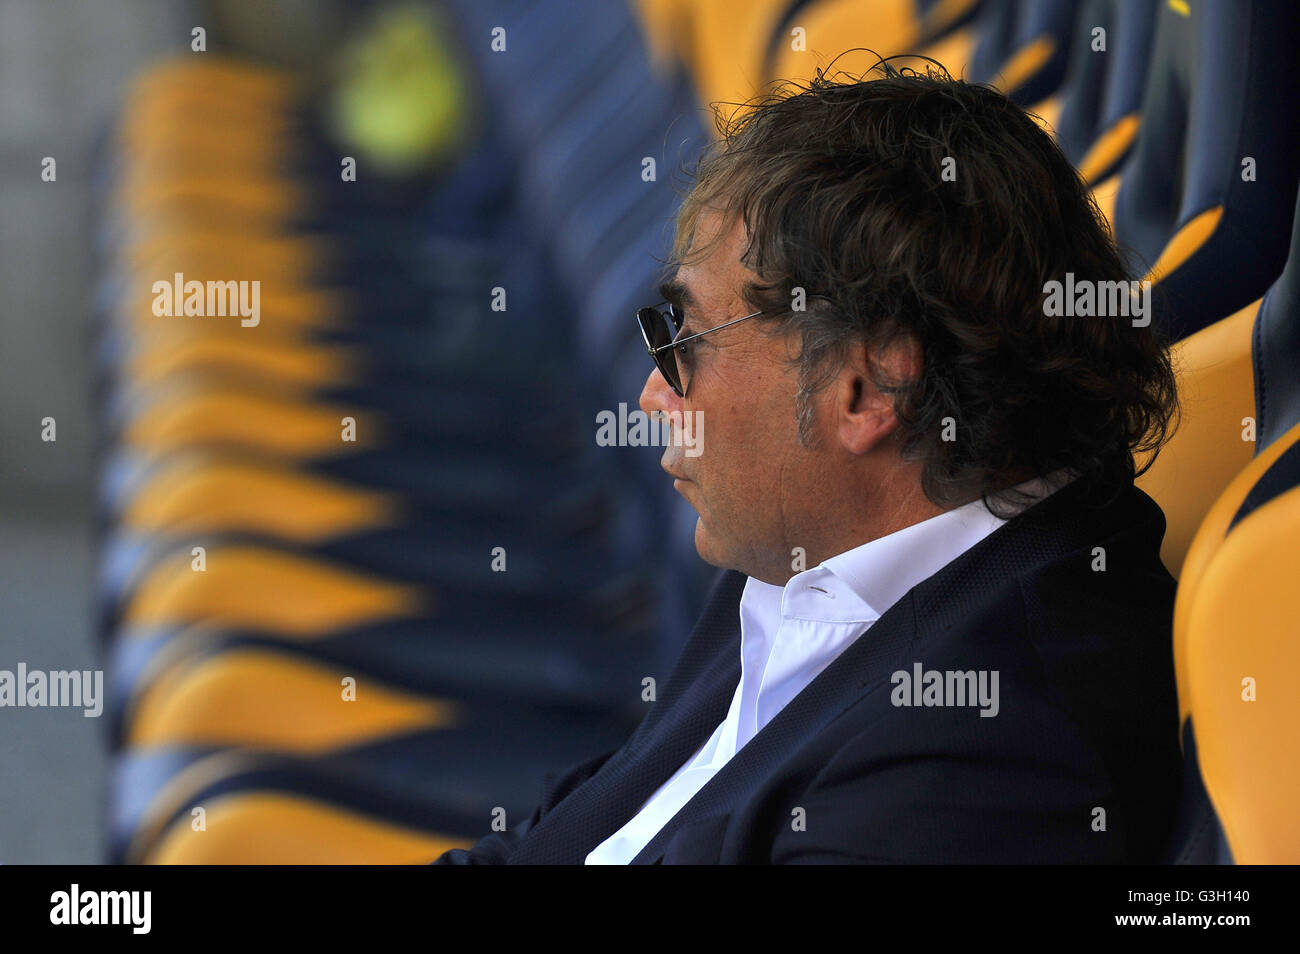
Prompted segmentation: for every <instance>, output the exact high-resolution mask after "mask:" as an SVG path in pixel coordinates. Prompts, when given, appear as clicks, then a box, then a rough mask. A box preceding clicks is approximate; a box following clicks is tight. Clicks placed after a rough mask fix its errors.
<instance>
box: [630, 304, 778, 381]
mask: <svg viewBox="0 0 1300 954" xmlns="http://www.w3.org/2000/svg"><path fill="white" fill-rule="evenodd" d="M761 314H764V312H761V311H756V312H754V313H753V314H752V315H745V316H744V317H743V318H733V319H732V320H731V321H727V322H724V323H723V324H720V325H718V326H717V327H716V328H710V329H709V330H708V331H701V332H699V333H698V334H693V335H687V336H686V337H685V338H678V337H677V335H678V334H680V333H681V330H682V314H681V312H679V311H678V310H677V308H676V307H675V306H674V305H672V304H670V303H669V302H666V301H665V302H660V303H659V304H658V305H652V306H650V307H649V308H638V309H637V313H636V321H637V324H638V325H640V326H641V337H642V338H644V339H645V346H646V350H647V351H649V352H650V357H651V359H652V360H653V361H654V363H655V367H657V368H658V369H659V373H660V374H662V375H663V376H664V380H665V381H667V382H668V386H669V387H670V388H672V389H673V393H674V394H676V395H677V396H678V397H686V389H687V388H688V387H690V383H691V382H690V380H689V377H690V366H691V352H690V343H691V342H692V341H694V340H695V339H696V338H702V337H704V336H705V335H710V334H713V332H715V331H721V330H722V329H723V328H730V327H731V326H732V325H735V324H739V323H740V322H742V321H745V320H747V319H749V318H757V317H758V316H759V315H761Z"/></svg>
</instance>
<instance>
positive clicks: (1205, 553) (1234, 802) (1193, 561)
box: [1174, 425, 1300, 864]
mask: <svg viewBox="0 0 1300 954" xmlns="http://www.w3.org/2000/svg"><path fill="white" fill-rule="evenodd" d="M1254 495H1260V499H1261V500H1262V501H1263V502H1262V504H1260V505H1258V506H1256V505H1251V506H1249V507H1248V508H1247V510H1248V512H1247V513H1246V514H1245V515H1244V516H1240V514H1241V512H1242V510H1243V504H1245V503H1247V501H1248V500H1250V499H1251V498H1252V496H1254ZM1297 541H1300V425H1296V426H1295V427H1293V428H1291V430H1289V431H1287V432H1286V433H1285V434H1284V435H1283V436H1282V437H1280V438H1279V439H1278V440H1276V441H1274V442H1273V444H1271V445H1269V446H1268V447H1266V448H1264V450H1262V451H1261V452H1260V454H1259V456H1258V457H1256V458H1255V459H1254V460H1253V461H1251V463H1250V465H1249V466H1248V467H1247V468H1246V469H1245V470H1243V471H1242V472H1241V473H1240V474H1239V475H1238V476H1237V477H1236V479H1234V480H1233V481H1232V483H1231V484H1230V485H1229V486H1228V488H1227V490H1225V491H1224V493H1223V494H1222V496H1221V497H1220V498H1219V499H1218V500H1217V501H1216V502H1215V504H1214V506H1213V507H1212V508H1211V509H1210V512H1209V514H1208V515H1207V517H1206V519H1205V522H1204V524H1203V525H1202V527H1201V529H1200V531H1199V532H1198V533H1197V535H1196V538H1195V540H1194V541H1193V543H1192V546H1191V548H1190V550H1189V551H1188V555H1187V560H1186V563H1185V566H1184V571H1183V578H1182V580H1181V581H1180V583H1179V589H1178V598H1177V601H1176V603H1175V607H1174V663H1175V669H1176V672H1177V678H1178V699H1179V719H1180V723H1184V724H1185V723H1186V722H1187V720H1189V719H1190V720H1191V723H1190V727H1191V728H1192V729H1193V730H1194V732H1195V741H1196V753H1197V761H1198V764H1199V768H1200V774H1201V778H1202V779H1203V781H1204V784H1205V790H1206V793H1207V794H1208V796H1209V799H1210V802H1211V803H1212V805H1213V806H1214V810H1215V814H1216V815H1217V818H1218V822H1219V824H1220V825H1221V826H1222V829H1223V833H1224V836H1225V838H1226V840H1227V842H1228V846H1229V848H1230V849H1231V852H1232V858H1233V860H1234V861H1235V862H1236V863H1237V864H1292V863H1294V862H1295V861H1296V860H1297V859H1298V858H1300V818H1298V817H1297V815H1296V812H1295V804H1296V800H1297V798H1298V797H1300V693H1297V692H1296V691H1295V686H1296V684H1297V682H1300V636H1298V630H1297V627H1296V623H1295V609H1294V600H1293V598H1292V591H1293V590H1294V586H1295V577H1296V571H1295V567H1296V558H1297V553H1296V548H1297Z"/></svg>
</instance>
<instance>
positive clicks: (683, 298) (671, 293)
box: [659, 278, 699, 311]
mask: <svg viewBox="0 0 1300 954" xmlns="http://www.w3.org/2000/svg"><path fill="white" fill-rule="evenodd" d="M659 294H660V295H662V296H663V299H664V301H666V302H669V303H670V304H671V305H673V306H674V307H676V308H679V309H689V310H691V311H698V310H699V303H698V302H696V300H695V296H694V295H693V294H691V290H690V289H689V288H687V287H686V286H685V285H684V284H683V283H682V282H679V281H678V280H677V279H675V278H674V279H673V280H671V281H667V282H664V283H663V284H662V285H660V286H659Z"/></svg>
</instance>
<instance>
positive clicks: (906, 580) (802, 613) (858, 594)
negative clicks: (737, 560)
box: [741, 471, 1071, 623]
mask: <svg viewBox="0 0 1300 954" xmlns="http://www.w3.org/2000/svg"><path fill="white" fill-rule="evenodd" d="M1070 479H1071V478H1070V476H1069V475H1068V474H1064V473H1062V472H1060V471H1058V472H1056V473H1054V474H1051V475H1049V476H1048V477H1045V478H1034V479H1032V480H1027V481H1025V482H1024V483H1021V484H1017V485H1016V487H1015V488H1014V489H1015V490H1017V491H1020V492H1021V493H1023V494H1026V495H1028V496H1029V497H1031V498H1032V499H1031V500H1030V501H1029V502H1027V503H1022V504H1021V505H1020V506H1019V507H1018V508H1017V507H1014V506H1013V505H1012V504H1010V503H1008V504H1007V505H1006V506H1005V507H1004V509H1006V510H1012V509H1017V510H1023V509H1026V508H1028V507H1030V506H1033V505H1034V504H1035V503H1038V502H1040V501H1041V500H1042V499H1044V498H1045V497H1047V496H1049V495H1050V494H1052V493H1054V492H1055V491H1057V490H1059V489H1060V488H1061V487H1063V486H1065V484H1067V483H1069V481H1070ZM1008 519H1009V517H998V516H995V515H994V514H992V513H990V512H989V510H988V508H987V507H986V506H985V505H984V502H983V500H982V499H980V500H973V501H971V502H970V503H967V504H964V505H962V506H960V507H956V508H954V509H952V510H947V511H944V512H943V513H941V514H938V515H937V516H934V517H931V518H930V519H928V520H923V521H921V522H920V523H914V524H912V525H911V526H910V527H904V528H903V529H901V530H896V531H895V532H893V533H890V534H887V535H886V536H883V537H879V538H877V539H875V540H871V541H869V542H867V543H864V544H862V545H861V546H858V547H854V548H853V549H851V550H847V551H845V552H844V553H840V554H837V555H836V556H833V557H830V558H829V559H827V560H824V561H822V563H821V564H820V565H819V566H815V567H812V568H810V569H807V570H804V571H802V572H800V573H796V574H795V575H794V576H792V577H791V578H790V579H789V581H788V582H787V583H786V584H785V586H784V587H779V586H773V585H772V584H770V583H763V582H762V581H760V580H755V579H753V578H751V579H750V580H749V581H748V582H747V583H746V585H745V591H744V594H743V595H742V597H741V600H742V604H743V605H744V606H746V607H748V609H749V610H750V611H751V612H755V613H757V614H759V616H761V617H763V618H768V619H773V618H780V617H784V618H787V619H808V620H816V621H822V622H831V623H835V622H844V623H848V622H867V623H869V622H874V621H875V620H876V619H879V618H880V616H881V615H883V614H884V613H885V612H886V611H887V610H888V609H889V608H890V607H891V606H893V605H894V604H895V603H897V602H898V601H899V600H900V599H901V598H902V597H903V595H904V594H906V593H907V591H908V590H910V589H912V587H914V586H916V585H917V584H918V583H920V582H922V581H923V580H925V579H928V578H929V577H931V576H933V575H934V574H935V573H938V572H939V571H940V570H941V569H943V568H944V567H945V566H947V565H948V564H949V563H951V562H952V561H953V560H955V559H956V558H957V557H958V556H960V555H961V554H963V553H965V552H966V551H967V550H969V549H970V548H971V547H973V546H975V545H976V544H977V543H979V542H980V541H981V540H983V539H984V538H985V537H987V536H989V535H990V534H992V533H994V532H995V531H997V530H998V529H999V528H1000V527H1001V526H1002V525H1003V524H1005V523H1006V522H1007V520H1008Z"/></svg>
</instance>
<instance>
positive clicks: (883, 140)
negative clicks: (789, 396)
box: [671, 58, 1178, 512]
mask: <svg viewBox="0 0 1300 954" xmlns="http://www.w3.org/2000/svg"><path fill="white" fill-rule="evenodd" d="M890 59H895V58H890ZM877 73H878V74H879V75H878V76H875V77H874V78H871V79H865V78H855V77H842V74H841V77H838V78H837V79H835V80H832V79H830V78H828V76H827V75H826V74H825V73H824V72H821V71H819V72H818V73H817V75H816V76H815V77H814V78H813V79H812V80H811V81H809V82H808V83H807V84H806V85H798V84H794V83H785V84H782V85H780V86H778V87H776V88H775V89H773V90H771V91H769V92H767V93H765V94H763V95H760V96H759V97H757V98H756V99H754V100H751V101H750V102H749V103H746V104H744V108H743V109H740V110H728V111H726V112H724V111H723V109H722V108H721V107H720V106H715V112H716V116H717V119H716V122H717V127H718V133H719V136H718V140H717V142H716V143H715V144H714V145H713V146H712V147H711V148H710V149H709V150H707V151H706V152H705V154H704V156H703V157H702V158H701V160H700V162H699V165H698V166H697V167H696V168H695V170H693V174H692V176H691V178H692V180H693V188H692V189H691V191H690V193H689V194H688V195H687V196H686V197H685V200H684V202H683V205H682V208H681V210H680V212H679V215H678V220H677V234H676V241H675V243H674V248H673V254H672V262H671V264H673V265H677V266H680V265H681V264H683V263H685V262H687V261H690V260H694V259H695V258H697V257H699V256H701V255H703V254H705V253H706V252H707V251H708V249H709V248H710V247H711V246H712V244H713V243H712V242H710V243H707V244H706V245H704V246H696V245H695V244H694V233H695V230H696V224H697V221H698V219H699V216H700V215H701V213H703V212H705V211H716V212H721V213H723V214H724V216H725V217H726V221H727V222H729V223H730V222H734V221H735V219H736V217H737V216H739V217H741V218H742V219H743V221H744V224H745V227H746V230H747V235H748V245H747V248H746V251H745V253H744V255H743V256H742V259H741V260H742V262H744V264H745V265H746V266H747V267H748V268H750V269H751V270H753V271H754V272H755V274H756V276H757V279H756V280H755V281H753V282H750V283H749V285H748V286H747V287H746V289H745V292H744V295H745V298H746V299H747V301H748V302H749V304H751V305H752V307H753V309H754V310H755V311H760V310H761V311H765V312H773V313H774V317H770V318H768V319H766V321H769V322H772V323H773V329H772V330H774V331H780V332H785V331H789V330H791V328H792V327H793V328H794V329H797V330H798V331H799V332H800V342H801V344H800V354H799V359H798V360H799V363H800V364H799V367H800V380H801V390H800V394H799V403H798V407H799V409H800V410H799V417H800V435H801V438H802V439H803V440H805V442H806V441H807V440H808V433H809V431H808V428H807V426H806V425H807V424H808V423H809V421H808V419H807V414H808V408H809V404H808V397H809V396H810V395H812V394H813V393H815V392H816V391H817V390H818V389H820V388H821V387H823V386H824V385H825V384H826V383H827V382H828V381H829V380H830V379H831V378H832V377H833V376H834V374H835V373H836V372H837V371H838V369H839V368H840V367H841V362H842V361H843V359H844V357H845V355H846V353H847V350H848V348H849V347H850V346H852V345H855V344H866V345H867V346H868V347H871V348H873V349H874V348H879V347H885V346H887V345H888V344H889V343H890V342H891V341H893V340H894V339H896V338H897V337H898V336H911V337H912V338H914V339H915V340H916V342H917V343H918V344H919V345H920V350H921V354H922V356H923V370H922V372H921V374H920V375H919V376H918V377H916V378H915V379H912V380H905V381H890V380H884V379H883V378H881V379H880V380H877V381H876V382H875V383H876V384H877V386H878V387H880V388H881V389H882V391H885V392H886V393H893V394H894V395H895V407H896V413H897V415H898V417H899V420H900V424H901V426H900V428H899V431H898V432H897V439H898V441H899V449H900V453H901V454H902V455H903V457H904V459H906V460H911V461H919V462H921V463H922V489H923V491H924V492H925V494H926V496H927V497H928V498H929V499H930V500H931V501H933V502H934V503H935V504H936V505H938V506H944V507H948V506H955V505H957V504H958V503H961V502H964V501H967V500H971V499H974V498H975V497H977V496H978V497H982V498H983V499H984V501H985V504H986V506H989V508H990V509H991V510H992V509H994V508H993V505H992V504H991V503H990V497H993V496H994V495H1001V493H1002V492H1003V491H1005V489H1006V488H1008V487H1011V486H1013V485H1014V484H1016V483H1019V482H1020V481H1022V480H1025V479H1027V478H1029V477H1032V476H1035V475H1046V474H1050V473H1052V472H1055V471H1057V470H1065V471H1067V472H1069V473H1072V474H1074V475H1076V476H1077V477H1078V478H1079V480H1080V481H1081V482H1082V483H1083V484H1085V485H1087V486H1088V487H1089V488H1090V489H1091V490H1099V491H1103V492H1104V493H1105V495H1106V496H1107V497H1111V496H1113V495H1114V494H1117V493H1119V492H1120V490H1122V489H1123V487H1124V486H1125V485H1127V484H1130V483H1131V482H1132V481H1133V479H1134V478H1135V477H1136V476H1137V475H1139V474H1140V473H1142V472H1143V471H1145V469H1146V467H1149V466H1150V463H1151V461H1153V460H1154V458H1155V454H1156V453H1158V451H1159V448H1160V447H1161V445H1163V444H1164V443H1165V441H1166V440H1168V438H1169V436H1171V434H1172V431H1173V426H1174V425H1175V422H1176V418H1177V412H1178V405H1177V396H1176V389H1175V378H1174V373H1173V369H1172V367H1171V364H1170V359H1169V351H1168V343H1167V341H1166V340H1165V339H1164V337H1163V335H1162V333H1161V332H1160V331H1159V330H1158V325H1157V324H1156V323H1151V324H1149V326H1146V327H1137V326H1136V324H1135V323H1134V322H1130V321H1128V320H1122V319H1120V318H1118V317H1089V318H1078V317H1057V316H1053V315H1051V314H1048V313H1047V311H1048V310H1047V309H1045V307H1044V302H1045V290H1046V289H1045V286H1046V284H1047V283H1048V282H1049V281H1052V280H1060V281H1064V279H1065V275H1066V273H1067V272H1072V273H1073V274H1074V277H1075V282H1076V284H1077V283H1079V282H1083V281H1085V280H1087V281H1092V282H1121V281H1122V282H1128V281H1131V279H1132V277H1133V276H1132V275H1130V274H1129V273H1128V272H1127V271H1126V268H1125V266H1124V264H1123V260H1122V259H1121V257H1120V254H1119V252H1118V251H1117V249H1116V246H1115V243H1114V241H1113V239H1112V238H1111V235H1110V231H1109V228H1108V226H1107V224H1106V222H1105V220H1104V218H1103V217H1102V215H1101V213H1100V212H1099V211H1098V209H1097V206H1096V204H1095V202H1094V201H1093V199H1092V196H1091V193H1090V192H1089V190H1088V188H1087V186H1086V185H1085V184H1084V182H1083V180H1082V179H1081V178H1080V177H1079V175H1078V173H1077V172H1076V171H1075V169H1074V168H1073V166H1071V164H1070V162H1069V160H1068V159H1066V157H1065V155H1064V154H1063V153H1062V152H1061V150H1060V149H1059V148H1058V147H1057V145H1056V144H1055V143H1054V142H1053V140H1052V139H1051V137H1050V136H1049V135H1048V134H1047V133H1046V132H1045V131H1044V130H1043V129H1042V128H1041V127H1040V125H1039V124H1038V123H1037V122H1036V121H1035V120H1034V119H1033V118H1032V117H1031V116H1030V115H1029V114H1027V113H1026V112H1025V110H1023V109H1021V108H1020V107H1018V106H1016V105H1015V104H1014V103H1012V102H1011V101H1010V100H1008V99H1007V98H1006V97H1005V96H1004V95H1002V94H1001V93H999V92H997V91H996V90H993V89H990V88H988V87H985V86H980V85H973V84H969V83H966V82H963V81H960V80H954V79H952V78H951V77H950V76H949V75H948V74H947V73H946V72H944V71H943V70H942V67H940V68H938V69H935V68H934V67H933V66H926V67H925V68H924V72H917V71H916V70H911V69H904V70H903V71H901V72H900V71H899V70H897V69H895V68H894V67H893V66H892V65H891V64H890V62H889V61H888V60H882V61H881V62H880V63H878V64H877V65H876V66H875V67H873V68H872V69H871V70H870V71H868V73H867V74H865V75H866V76H871V75H872V74H877ZM729 105H732V106H734V105H735V104H729ZM945 170H947V171H948V172H949V174H948V175H946V176H945V175H944V174H943V173H944V171H945ZM954 173H955V174H954ZM726 231H727V229H723V230H721V231H720V232H719V233H718V236H719V237H721V236H722V235H723V234H725V232H726ZM799 290H802V292H803V294H804V295H805V296H806V299H807V306H806V308H805V309H804V310H802V311H794V310H792V308H791V303H792V301H794V300H795V296H796V294H797V292H798V291H799ZM1125 314H1127V312H1125ZM760 320H764V319H760ZM947 419H951V421H948V420H947ZM945 424H947V425H948V428H947V429H948V430H949V431H952V429H953V426H954V425H955V436H956V439H955V440H953V439H951V435H945V434H944V431H945ZM945 436H948V437H949V438H950V439H947V440H945V439H944V438H945ZM1135 452H1136V453H1138V454H1139V455H1143V456H1146V455H1148V454H1149V458H1148V459H1147V460H1146V464H1145V465H1144V466H1143V468H1142V469H1141V470H1138V469H1137V468H1136V466H1135V458H1134V454H1135ZM1003 499H1005V498H1003ZM995 512H996V511H995Z"/></svg>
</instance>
